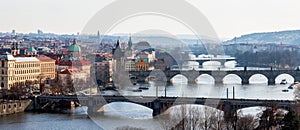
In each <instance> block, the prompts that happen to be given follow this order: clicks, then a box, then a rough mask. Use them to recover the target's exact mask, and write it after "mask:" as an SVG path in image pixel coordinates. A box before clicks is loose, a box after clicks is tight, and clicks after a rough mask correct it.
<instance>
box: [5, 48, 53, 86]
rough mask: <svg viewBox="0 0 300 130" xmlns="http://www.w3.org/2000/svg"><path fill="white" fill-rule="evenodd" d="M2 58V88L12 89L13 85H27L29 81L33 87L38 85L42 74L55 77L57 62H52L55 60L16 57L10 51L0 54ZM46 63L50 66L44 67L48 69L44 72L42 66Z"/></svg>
mask: <svg viewBox="0 0 300 130" xmlns="http://www.w3.org/2000/svg"><path fill="white" fill-rule="evenodd" d="M0 60H1V73H0V87H1V89H10V88H11V87H13V86H25V85H26V84H27V83H29V82H30V83H31V85H32V86H33V87H38V86H39V83H40V80H41V77H42V74H43V75H46V76H47V75H48V76H50V77H52V78H53V79H54V78H55V64H52V62H53V63H54V61H51V62H50V61H49V62H44V61H42V62H41V61H40V60H39V59H38V58H36V57H14V56H12V55H11V54H9V53H6V54H3V55H0ZM41 64H42V65H41ZM45 65H49V67H43V70H45V69H46V70H47V71H46V72H42V71H41V66H45ZM50 68H51V69H50ZM52 68H54V69H52ZM53 73H54V75H53ZM53 76H54V77H53Z"/></svg>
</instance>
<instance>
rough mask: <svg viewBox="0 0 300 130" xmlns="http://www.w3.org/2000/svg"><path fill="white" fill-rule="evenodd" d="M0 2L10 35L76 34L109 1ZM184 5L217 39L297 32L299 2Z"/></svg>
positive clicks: (220, 0)
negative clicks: (193, 10)
mask: <svg viewBox="0 0 300 130" xmlns="http://www.w3.org/2000/svg"><path fill="white" fill-rule="evenodd" d="M0 2H1V4H0V31H1V32H11V30H13V29H15V30H16V32H22V33H28V32H36V31H37V30H38V29H41V30H43V32H51V33H59V34H65V33H67V34H76V33H77V32H80V31H81V30H82V29H83V28H84V27H85V24H87V22H88V21H89V19H91V18H92V17H93V16H94V15H95V14H96V13H97V12H98V11H99V10H100V9H102V8H103V7H105V6H107V5H108V4H110V3H111V2H112V0H0ZM187 2H189V3H190V4H192V5H193V6H195V7H196V8H198V9H199V11H200V12H202V13H203V14H204V15H205V16H206V17H207V19H208V21H209V22H210V24H211V25H212V26H213V28H214V30H215V31H216V33H217V35H218V36H219V37H220V38H233V37H238V36H241V35H243V34H248V33H254V32H273V31H281V30H297V29H300V13H299V12H300V8H299V5H300V1H299V0H187ZM171 5H172V4H170V6H171ZM136 19H137V20H139V19H140V20H141V19H142V18H136ZM145 19H146V18H145ZM132 21H134V20H132ZM147 21H149V20H147ZM157 21H160V20H157ZM142 22H143V21H142ZM129 23H130V22H129ZM131 24H132V22H131ZM174 26H175V27H174V29H173V30H172V29H170V30H168V31H171V32H174V33H177V34H185V33H190V32H189V31H188V30H184V29H176V27H177V26H176V24H174ZM124 27H125V28H124ZM126 27H128V21H127V24H126V22H124V26H123V28H122V27H120V28H119V29H114V31H117V32H115V33H122V32H126V33H128V32H130V31H134V26H133V27H130V28H126ZM148 27H149V26H148ZM158 27H159V26H158Z"/></svg>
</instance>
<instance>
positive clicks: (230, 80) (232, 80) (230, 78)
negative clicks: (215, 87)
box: [223, 74, 242, 84]
mask: <svg viewBox="0 0 300 130" xmlns="http://www.w3.org/2000/svg"><path fill="white" fill-rule="evenodd" d="M223 84H242V79H241V77H240V76H238V75H236V74H228V75H226V76H225V77H224V78H223Z"/></svg>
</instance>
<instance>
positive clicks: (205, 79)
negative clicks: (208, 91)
mask: <svg viewBox="0 0 300 130" xmlns="http://www.w3.org/2000/svg"><path fill="white" fill-rule="evenodd" d="M196 83H197V84H215V78H214V77H213V76H211V75H209V74H201V75H199V76H198V77H197V78H196Z"/></svg>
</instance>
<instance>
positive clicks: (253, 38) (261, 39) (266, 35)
mask: <svg viewBox="0 0 300 130" xmlns="http://www.w3.org/2000/svg"><path fill="white" fill-rule="evenodd" d="M223 43H224V44H232V43H261V44H267V43H276V44H280V43H283V44H299V45H300V30H288V31H279V32H263V33H252V34H246V35H242V36H240V37H236V38H233V39H231V40H228V41H224V42H223Z"/></svg>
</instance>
